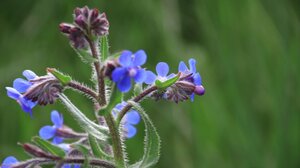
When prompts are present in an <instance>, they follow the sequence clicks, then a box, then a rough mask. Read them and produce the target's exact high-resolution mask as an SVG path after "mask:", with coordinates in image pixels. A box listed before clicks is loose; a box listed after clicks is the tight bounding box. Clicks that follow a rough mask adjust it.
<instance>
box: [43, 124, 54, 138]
mask: <svg viewBox="0 0 300 168" xmlns="http://www.w3.org/2000/svg"><path fill="white" fill-rule="evenodd" d="M55 132H56V129H55V128H54V127H53V126H50V125H46V126H44V127H42V128H41V129H40V131H39V135H40V137H41V138H43V139H45V140H48V139H50V138H52V137H54V135H55Z"/></svg>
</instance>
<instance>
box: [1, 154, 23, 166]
mask: <svg viewBox="0 0 300 168" xmlns="http://www.w3.org/2000/svg"><path fill="white" fill-rule="evenodd" d="M18 162H19V161H18V160H17V159H16V158H15V157H13V156H9V157H7V158H5V159H4V160H3V162H2V164H1V167H2V168H10V167H11V166H12V165H13V164H15V163H18Z"/></svg>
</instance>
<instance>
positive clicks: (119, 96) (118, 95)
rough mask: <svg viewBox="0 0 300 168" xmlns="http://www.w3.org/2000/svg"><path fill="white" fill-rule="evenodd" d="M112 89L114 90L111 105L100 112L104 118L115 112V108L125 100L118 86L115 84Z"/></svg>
mask: <svg viewBox="0 0 300 168" xmlns="http://www.w3.org/2000/svg"><path fill="white" fill-rule="evenodd" d="M112 88H113V89H112V93H111V95H110V100H109V103H108V105H107V106H106V108H104V109H101V110H100V112H99V114H100V115H103V116H104V115H107V114H109V113H110V112H111V111H112V110H113V108H114V107H115V106H116V105H117V104H118V103H121V102H122V100H123V93H122V92H120V91H119V90H118V88H117V85H115V84H114V85H113V87H112Z"/></svg>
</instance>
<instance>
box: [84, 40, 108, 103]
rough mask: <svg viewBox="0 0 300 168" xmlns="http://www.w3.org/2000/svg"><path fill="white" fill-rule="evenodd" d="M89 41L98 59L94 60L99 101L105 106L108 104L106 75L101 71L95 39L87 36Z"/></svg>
mask: <svg viewBox="0 0 300 168" xmlns="http://www.w3.org/2000/svg"><path fill="white" fill-rule="evenodd" d="M87 41H88V43H89V45H90V48H91V51H92V55H93V57H94V58H95V59H96V60H97V61H95V62H94V67H95V71H96V75H97V81H98V102H99V105H100V106H101V107H103V106H105V105H106V95H105V84H104V76H103V72H101V71H102V70H101V64H100V59H99V55H98V52H97V48H96V45H95V43H94V41H93V40H91V39H90V38H87Z"/></svg>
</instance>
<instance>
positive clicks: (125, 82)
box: [112, 50, 147, 92]
mask: <svg viewBox="0 0 300 168" xmlns="http://www.w3.org/2000/svg"><path fill="white" fill-rule="evenodd" d="M146 60H147V55H146V53H145V51H144V50H138V51H137V52H136V53H134V54H133V53H132V52H131V51H128V50H126V51H123V52H122V54H121V56H120V58H119V64H120V65H121V67H118V68H116V69H115V70H114V71H113V73H112V80H113V81H114V82H116V83H117V87H118V88H119V89H120V91H121V92H128V91H129V90H130V88H131V78H133V79H134V81H135V82H137V83H143V82H144V80H145V79H146V71H145V69H142V68H141V67H140V66H141V65H143V64H145V62H146Z"/></svg>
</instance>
